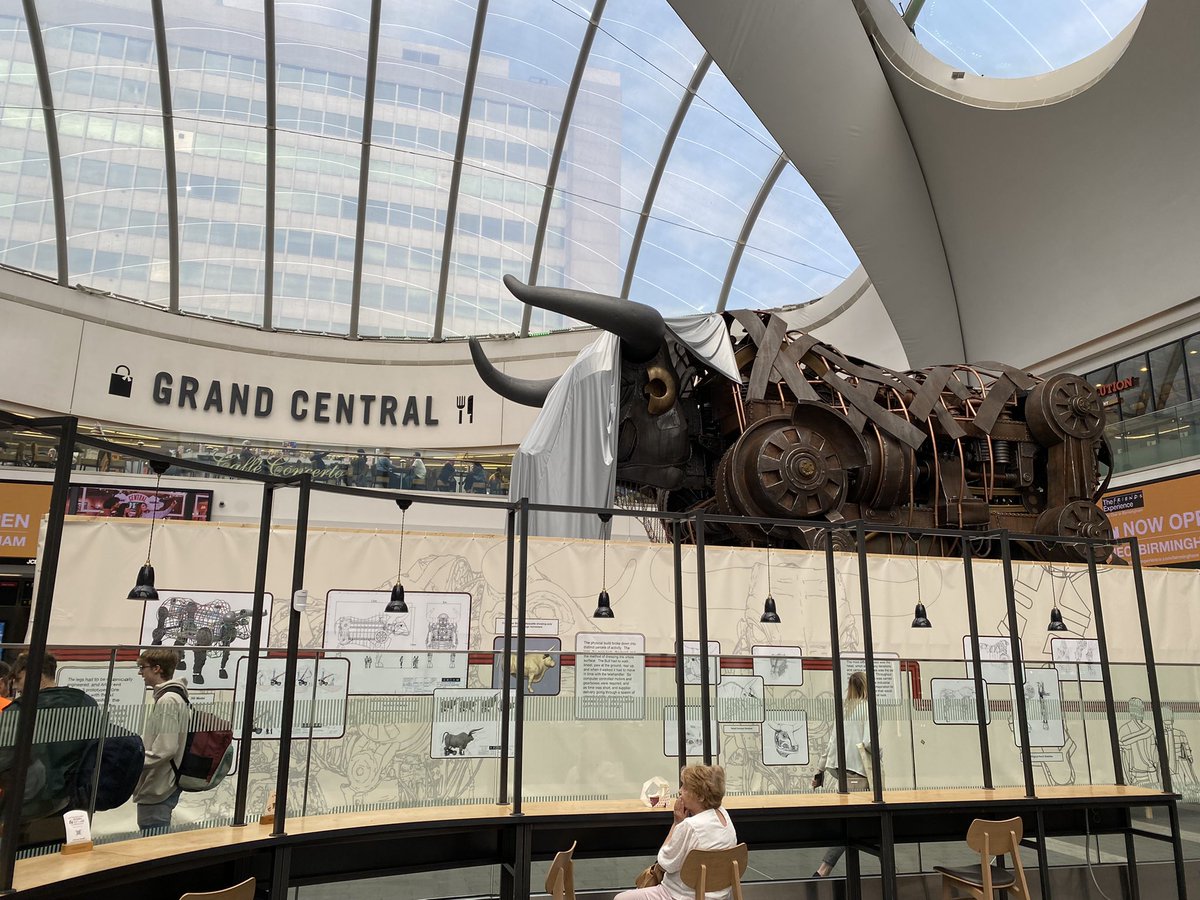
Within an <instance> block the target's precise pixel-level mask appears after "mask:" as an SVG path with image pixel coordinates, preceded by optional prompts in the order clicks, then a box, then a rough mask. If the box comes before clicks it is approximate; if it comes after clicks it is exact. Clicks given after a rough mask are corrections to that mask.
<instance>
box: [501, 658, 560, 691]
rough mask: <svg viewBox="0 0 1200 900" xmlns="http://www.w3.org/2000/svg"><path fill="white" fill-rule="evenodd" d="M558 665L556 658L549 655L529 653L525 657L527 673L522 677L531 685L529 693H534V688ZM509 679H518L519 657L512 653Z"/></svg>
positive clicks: (509, 662) (509, 659)
mask: <svg viewBox="0 0 1200 900" xmlns="http://www.w3.org/2000/svg"><path fill="white" fill-rule="evenodd" d="M556 665H557V663H556V662H555V661H554V657H553V656H551V655H550V654H549V653H528V654H526V655H525V673H524V675H523V676H522V677H523V679H524V680H526V681H528V683H529V693H531V694H532V693H533V686H534V685H535V684H537V683H538V682H539V681H541V680H542V678H544V677H545V675H546V672H548V671H549V670H550V669H553V668H554V667H555V666H556ZM508 677H509V678H516V677H517V655H516V654H515V653H510V654H509V655H508Z"/></svg>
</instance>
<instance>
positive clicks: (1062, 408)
mask: <svg viewBox="0 0 1200 900" xmlns="http://www.w3.org/2000/svg"><path fill="white" fill-rule="evenodd" d="M1025 419H1026V421H1027V422H1028V423H1029V431H1030V432H1031V433H1032V434H1033V436H1034V437H1035V438H1036V439H1037V440H1038V442H1039V443H1041V444H1042V445H1043V446H1047V447H1048V446H1050V445H1052V444H1058V443H1061V442H1062V440H1063V438H1064V437H1073V438H1078V439H1080V440H1093V439H1095V438H1098V437H1099V436H1100V435H1101V434H1103V432H1104V409H1103V405H1102V403H1101V401H1100V394H1099V392H1098V391H1097V390H1096V388H1095V386H1093V385H1091V384H1089V383H1088V382H1087V381H1085V380H1084V379H1082V378H1080V377H1079V376H1078V375H1070V374H1067V373H1066V372H1061V373H1059V374H1058V375H1053V376H1051V377H1050V378H1048V379H1047V380H1046V381H1043V382H1042V383H1041V384H1038V385H1036V386H1035V387H1034V388H1033V390H1032V391H1030V392H1029V397H1028V398H1027V399H1026V400H1025Z"/></svg>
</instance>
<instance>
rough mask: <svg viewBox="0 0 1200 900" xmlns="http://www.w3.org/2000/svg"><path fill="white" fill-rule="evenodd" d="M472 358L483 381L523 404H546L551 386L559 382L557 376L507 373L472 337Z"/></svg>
mask: <svg viewBox="0 0 1200 900" xmlns="http://www.w3.org/2000/svg"><path fill="white" fill-rule="evenodd" d="M469 343H470V345H471V360H472V361H473V362H474V363H475V371H476V372H478V373H479V377H480V378H482V379H483V383H484V384H486V385H487V386H488V387H490V388H491V389H492V390H493V391H495V392H496V393H497V394H499V395H500V396H501V397H503V398H504V399H506V400H511V401H512V402H513V403H520V404H521V405H522V406H537V407H541V406H544V405H545V403H546V397H547V396H548V395H549V394H550V388H552V387H554V385H555V384H556V383H557V382H558V379H557V378H546V379H538V378H514V377H513V376H511V375H505V374H504V373H503V372H501V371H500V370H499V369H497V368H496V367H495V366H493V365H492V361H491V360H490V359H488V358H487V355H486V354H485V353H484V352H483V347H481V346H480V345H479V341H477V340H476V339H475V338H471V339H470V341H469Z"/></svg>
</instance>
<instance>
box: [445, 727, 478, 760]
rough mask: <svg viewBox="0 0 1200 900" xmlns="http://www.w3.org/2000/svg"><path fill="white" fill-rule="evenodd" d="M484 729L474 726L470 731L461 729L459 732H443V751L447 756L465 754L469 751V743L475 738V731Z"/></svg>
mask: <svg viewBox="0 0 1200 900" xmlns="http://www.w3.org/2000/svg"><path fill="white" fill-rule="evenodd" d="M478 731H483V729H482V728H472V729H471V730H470V731H460V732H459V733H458V734H451V733H450V732H448V731H446V732H443V733H442V753H443V754H444V755H445V756H465V755H466V753H467V745H468V744H470V743H471V741H473V740H475V733H476V732H478Z"/></svg>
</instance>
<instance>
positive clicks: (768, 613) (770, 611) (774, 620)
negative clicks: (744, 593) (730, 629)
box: [758, 544, 779, 625]
mask: <svg viewBox="0 0 1200 900" xmlns="http://www.w3.org/2000/svg"><path fill="white" fill-rule="evenodd" d="M758 621H760V622H762V623H763V624H766V625H778V624H779V612H778V611H777V610H776V609H775V598H774V597H773V596H771V545H770V544H767V599H766V600H764V601H763V611H762V615H761V616H760V617H759V619H758Z"/></svg>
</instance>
